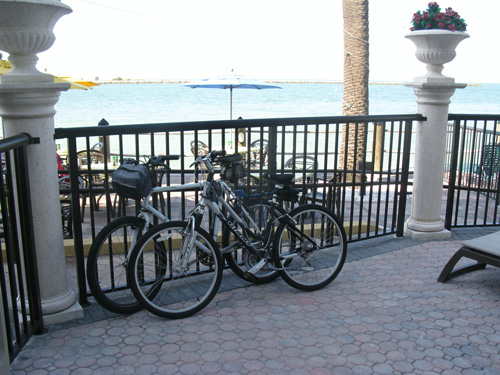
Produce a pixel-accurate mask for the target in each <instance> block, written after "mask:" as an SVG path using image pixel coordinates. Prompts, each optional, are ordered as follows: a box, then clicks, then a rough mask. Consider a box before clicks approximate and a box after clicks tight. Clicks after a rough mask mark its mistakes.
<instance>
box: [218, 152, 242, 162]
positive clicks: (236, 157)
mask: <svg viewBox="0 0 500 375" xmlns="http://www.w3.org/2000/svg"><path fill="white" fill-rule="evenodd" d="M241 160H243V155H242V154H233V155H224V156H219V157H218V158H217V161H218V162H219V163H221V164H232V163H238V162H240V161H241Z"/></svg>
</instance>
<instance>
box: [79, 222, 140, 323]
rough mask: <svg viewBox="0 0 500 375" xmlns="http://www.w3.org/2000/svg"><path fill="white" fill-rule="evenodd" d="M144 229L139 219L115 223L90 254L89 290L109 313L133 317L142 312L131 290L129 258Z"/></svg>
mask: <svg viewBox="0 0 500 375" xmlns="http://www.w3.org/2000/svg"><path fill="white" fill-rule="evenodd" d="M144 225H145V222H144V220H143V219H141V218H138V217H123V218H120V219H117V220H115V221H112V222H111V223H109V224H108V225H107V226H105V227H104V228H103V229H102V230H101V231H100V232H99V234H98V235H97V236H96V238H95V240H94V242H93V244H92V246H91V248H90V250H89V256H88V259H87V280H88V284H89V288H90V291H91V292H92V295H93V296H94V298H95V299H96V301H97V302H98V303H99V304H100V305H102V306H103V307H104V308H106V309H107V310H109V311H112V312H115V313H118V314H131V313H134V312H136V311H139V310H140V309H141V305H140V304H139V303H138V302H137V300H136V299H135V297H134V295H133V293H132V291H131V290H130V288H129V283H128V280H127V262H128V261H127V254H128V253H129V251H130V248H131V246H132V245H133V243H134V241H136V238H138V237H140V235H141V233H142V231H143V228H144Z"/></svg>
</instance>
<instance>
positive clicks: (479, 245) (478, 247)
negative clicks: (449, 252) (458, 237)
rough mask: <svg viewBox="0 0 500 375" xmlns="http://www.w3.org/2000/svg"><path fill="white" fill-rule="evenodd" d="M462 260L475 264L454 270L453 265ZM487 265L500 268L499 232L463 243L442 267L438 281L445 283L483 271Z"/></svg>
mask: <svg viewBox="0 0 500 375" xmlns="http://www.w3.org/2000/svg"><path fill="white" fill-rule="evenodd" d="M462 258H469V259H472V260H475V261H476V262H477V263H474V264H472V265H466V266H463V267H459V268H457V269H455V270H454V267H455V265H456V264H457V263H458V261H459V260H460V259H462ZM488 264H489V265H491V266H495V267H499V268H500V232H495V233H492V234H488V235H486V236H482V237H479V238H475V239H473V240H469V241H465V242H463V243H462V247H461V248H460V249H459V250H458V251H457V252H456V253H455V254H454V255H453V256H452V257H451V258H450V260H449V261H448V263H446V265H445V266H444V268H443V271H442V272H441V274H440V275H439V277H438V281H439V282H440V283H445V282H446V281H448V280H450V279H451V278H453V277H456V276H459V275H463V274H465V273H468V272H471V271H475V270H481V269H484V268H485V267H486V265H488Z"/></svg>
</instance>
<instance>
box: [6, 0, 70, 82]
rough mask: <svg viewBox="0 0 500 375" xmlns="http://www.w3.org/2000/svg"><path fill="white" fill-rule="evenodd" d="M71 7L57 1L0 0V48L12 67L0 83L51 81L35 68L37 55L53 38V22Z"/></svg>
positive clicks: (47, 46)
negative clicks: (4, 52) (6, 55)
mask: <svg viewBox="0 0 500 375" xmlns="http://www.w3.org/2000/svg"><path fill="white" fill-rule="evenodd" d="M68 13H71V8H70V7H69V6H67V5H65V4H63V3H61V2H60V1H57V0H23V1H20V0H0V50H2V51H6V52H8V53H9V54H10V57H9V61H10V62H11V63H12V67H13V68H12V69H11V71H10V72H8V73H7V74H5V75H3V76H2V77H1V79H0V81H1V83H43V82H54V81H53V78H52V76H49V75H47V74H43V73H41V72H39V71H38V70H37V69H36V63H37V61H38V57H37V54H38V53H40V52H43V51H45V50H47V49H49V48H50V47H51V46H52V44H54V41H55V39H56V37H55V35H54V33H53V29H54V25H55V24H56V22H57V21H58V20H59V18H61V17H62V16H64V15H65V14H68Z"/></svg>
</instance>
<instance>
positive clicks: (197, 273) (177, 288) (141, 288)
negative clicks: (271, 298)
mask: <svg viewBox="0 0 500 375" xmlns="http://www.w3.org/2000/svg"><path fill="white" fill-rule="evenodd" d="M185 225H186V224H185V223H184V222H169V223H165V224H162V225H159V226H156V227H154V228H153V229H152V230H150V231H149V232H147V233H146V234H145V235H144V237H143V238H142V239H141V240H140V241H139V243H138V245H137V247H136V249H135V250H134V251H133V253H132V256H131V259H130V270H129V276H130V278H131V283H132V289H133V292H134V294H135V296H136V297H137V299H138V300H139V302H140V303H141V304H142V305H143V306H144V307H146V308H147V309H148V310H149V311H151V312H152V313H154V314H156V315H158V316H162V317H165V318H184V317H187V316H190V315H192V314H194V313H196V312H198V311H200V310H201V309H202V308H204V307H205V306H206V305H207V304H208V303H209V302H210V301H211V300H212V298H213V297H214V296H215V294H216V292H217V290H218V288H219V286H220V282H221V279H222V268H223V265H222V258H221V255H220V252H219V250H218V248H217V245H216V244H215V243H214V242H213V239H211V238H210V236H209V235H208V234H207V233H206V232H205V231H202V230H200V232H199V233H198V234H197V235H196V236H197V237H196V241H195V244H194V247H193V248H192V249H191V251H189V252H188V253H186V252H184V251H183V250H182V245H183V243H184V242H185V233H186V231H185V229H186V227H185Z"/></svg>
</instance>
